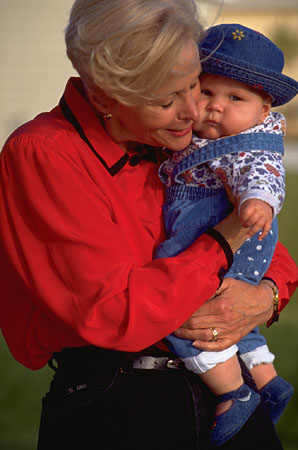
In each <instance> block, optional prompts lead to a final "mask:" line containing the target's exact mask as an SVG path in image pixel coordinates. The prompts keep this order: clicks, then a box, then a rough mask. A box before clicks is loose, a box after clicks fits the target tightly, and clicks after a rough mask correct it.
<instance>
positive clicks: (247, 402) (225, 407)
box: [210, 384, 260, 445]
mask: <svg viewBox="0 0 298 450" xmlns="http://www.w3.org/2000/svg"><path fill="white" fill-rule="evenodd" d="M259 403H260V396H259V394H257V393H256V392H255V391H254V390H253V389H251V388H250V387H249V386H247V385H246V384H243V385H242V386H240V388H239V389H236V390H235V391H232V392H228V393H226V394H223V395H219V396H218V408H217V409H216V412H215V415H216V417H215V421H214V423H213V425H212V428H211V436H210V438H211V442H212V444H214V445H222V444H224V443H225V442H227V441H228V440H229V439H231V438H232V437H233V436H235V434H237V433H238V432H239V431H240V430H241V428H242V427H243V425H244V424H245V423H246V422H247V420H248V419H249V417H250V416H251V415H252V413H253V412H254V410H255V409H256V407H257V406H258V405H259ZM220 411H221V412H220Z"/></svg>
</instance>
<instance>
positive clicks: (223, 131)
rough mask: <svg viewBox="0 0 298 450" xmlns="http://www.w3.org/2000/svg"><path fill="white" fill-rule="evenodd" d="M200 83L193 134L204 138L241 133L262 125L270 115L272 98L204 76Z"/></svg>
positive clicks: (242, 85)
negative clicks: (197, 112) (196, 117)
mask: <svg viewBox="0 0 298 450" xmlns="http://www.w3.org/2000/svg"><path fill="white" fill-rule="evenodd" d="M200 83H201V96H200V100H199V103H198V111H199V116H198V120H196V121H195V122H194V124H193V130H194V132H195V133H196V134H197V135H199V136H200V137H201V138H205V139H217V138H219V137H223V136H231V135H233V134H237V133H240V132H241V131H244V130H247V129H248V128H251V127H254V126H255V125H257V124H260V123H262V122H263V121H264V120H265V118H266V117H267V115H268V114H269V112H270V108H271V102H270V99H269V97H268V98H267V97H264V96H263V95H261V93H259V92H258V91H257V90H256V89H252V88H250V87H249V86H247V85H245V84H243V83H240V82H239V81H236V80H232V79H231V78H227V77H222V76H219V75H213V74H207V73H204V74H202V75H201V77H200Z"/></svg>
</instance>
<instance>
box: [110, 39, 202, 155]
mask: <svg viewBox="0 0 298 450" xmlns="http://www.w3.org/2000/svg"><path fill="white" fill-rule="evenodd" d="M188 52H189V55H190V56H189V58H188V57H187V55H186V57H185V58H183V62H180V63H179V64H177V65H176V66H175V67H174V70H177V71H179V72H182V73H187V72H188V74H187V75H182V76H179V77H177V75H176V76H174V75H170V76H169V77H168V79H167V80H166V82H165V83H164V84H163V85H162V86H161V88H160V89H159V91H158V93H157V94H158V96H159V98H160V99H161V100H159V101H158V102H156V104H153V105H144V106H125V105H122V104H119V103H117V104H116V105H115V106H114V107H113V109H112V111H111V112H112V119H111V120H109V121H106V123H105V124H106V129H107V132H108V133H109V135H110V136H111V138H112V139H113V140H114V141H115V142H117V143H118V145H119V146H120V147H122V148H123V149H124V150H126V149H127V148H128V145H129V143H132V142H137V143H144V144H149V145H152V146H156V147H167V148H169V149H171V150H175V151H177V150H182V149H184V148H185V147H186V146H187V145H188V144H189V143H190V140H191V135H192V124H193V122H194V120H196V119H197V116H198V107H197V103H198V101H199V98H200V83H199V74H200V71H201V66H200V64H199V63H198V64H197V66H196V67H195V69H194V70H192V71H191V73H189V66H190V63H192V64H193V57H194V51H193V47H192V51H190V50H188ZM191 55H192V56H191ZM184 56H185V55H184ZM190 57H192V61H190Z"/></svg>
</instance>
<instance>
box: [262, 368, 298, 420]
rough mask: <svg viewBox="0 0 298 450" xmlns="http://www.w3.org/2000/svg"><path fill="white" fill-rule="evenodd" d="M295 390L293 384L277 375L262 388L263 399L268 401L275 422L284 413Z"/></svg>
mask: <svg viewBox="0 0 298 450" xmlns="http://www.w3.org/2000/svg"><path fill="white" fill-rule="evenodd" d="M293 392H294V388H293V386H292V385H291V384H290V383H288V382H287V381H286V380H284V379H283V378H282V377H279V376H276V377H274V378H273V379H272V380H271V381H269V383H267V384H265V386H264V387H262V389H260V394H261V397H262V400H263V401H264V402H265V403H266V405H267V407H268V409H269V412H270V417H271V420H272V422H273V423H274V424H276V423H277V421H278V419H279V418H280V416H281V415H282V413H283V411H284V409H285V407H286V406H287V404H288V403H289V401H290V399H291V397H292V395H293Z"/></svg>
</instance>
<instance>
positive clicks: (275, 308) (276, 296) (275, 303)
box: [267, 285, 279, 328]
mask: <svg viewBox="0 0 298 450" xmlns="http://www.w3.org/2000/svg"><path fill="white" fill-rule="evenodd" d="M270 287H271V289H272V292H273V314H272V316H271V318H270V319H269V320H268V322H267V328H268V327H270V325H272V324H273V323H274V322H278V319H279V310H278V307H279V293H278V288H277V286H276V285H274V286H270Z"/></svg>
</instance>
